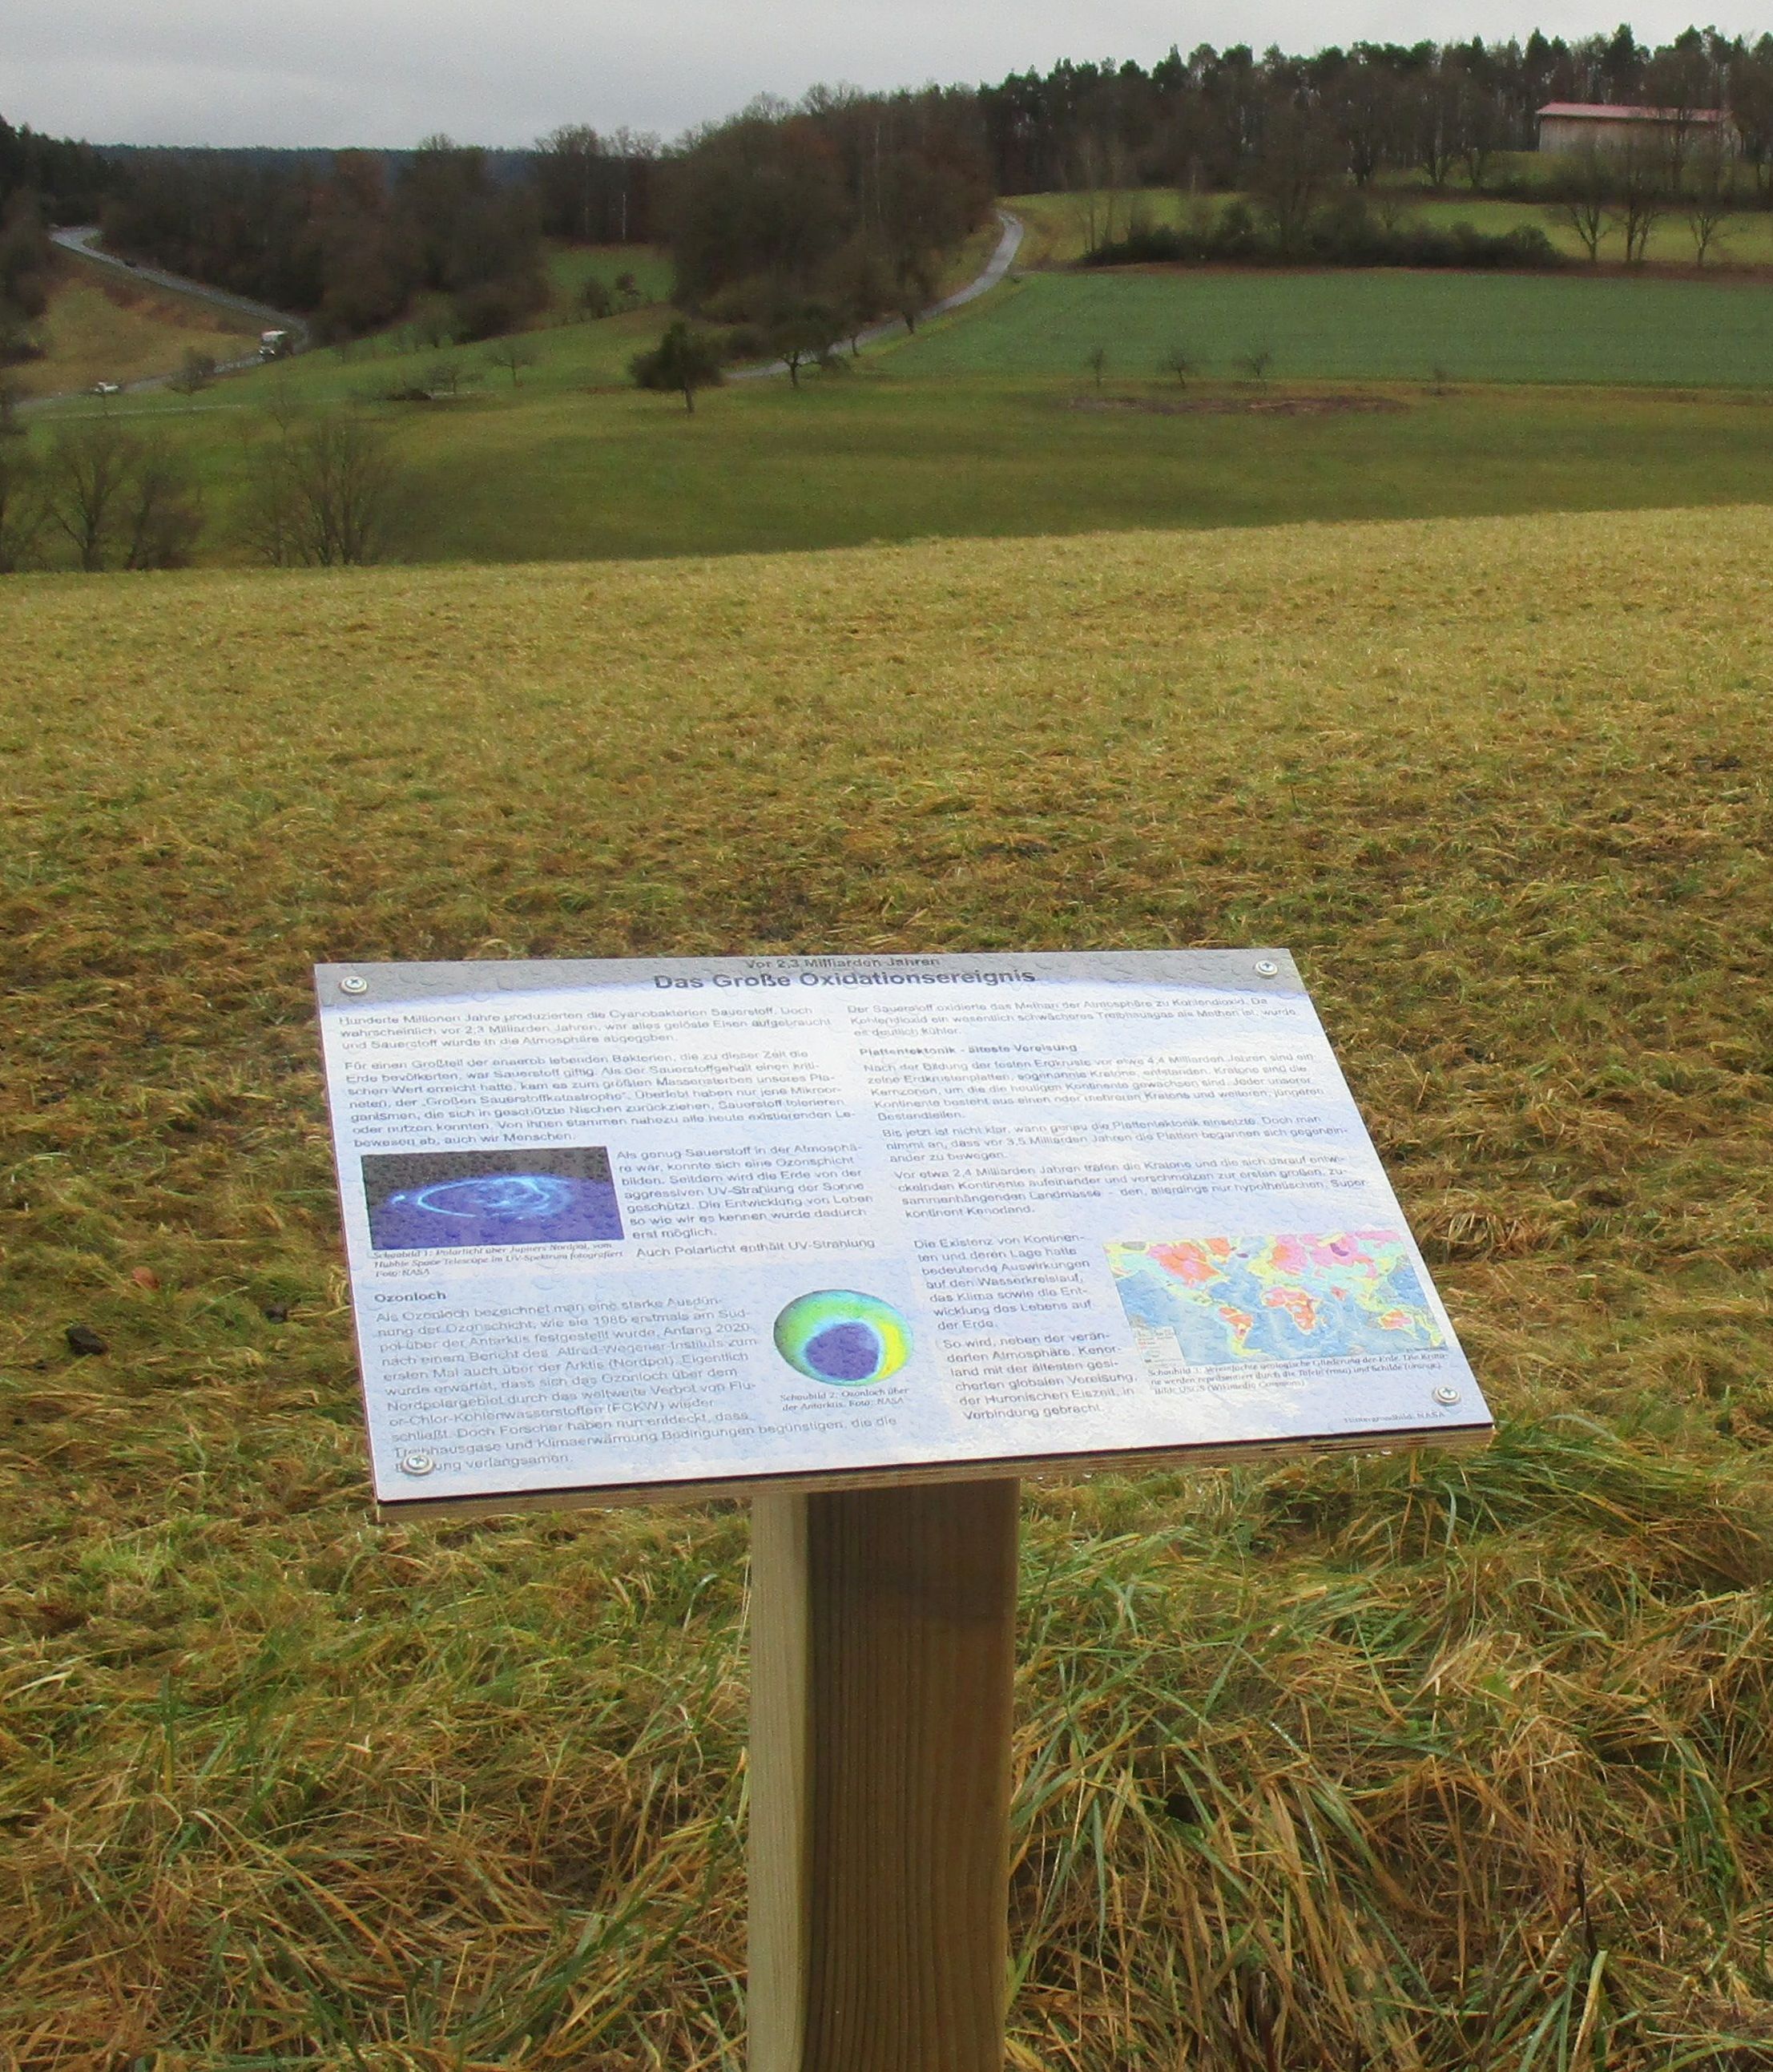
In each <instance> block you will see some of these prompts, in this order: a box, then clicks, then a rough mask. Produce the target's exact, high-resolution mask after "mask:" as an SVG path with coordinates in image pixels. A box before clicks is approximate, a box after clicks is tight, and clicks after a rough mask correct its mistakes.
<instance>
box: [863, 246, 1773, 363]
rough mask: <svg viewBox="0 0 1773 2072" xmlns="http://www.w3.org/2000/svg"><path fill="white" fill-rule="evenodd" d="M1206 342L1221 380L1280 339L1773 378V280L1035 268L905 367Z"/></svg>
mask: <svg viewBox="0 0 1773 2072" xmlns="http://www.w3.org/2000/svg"><path fill="white" fill-rule="evenodd" d="M1178 344H1183V345H1187V346H1190V347H1191V348H1192V350H1193V351H1194V352H1195V353H1196V354H1197V355H1198V356H1199V358H1200V360H1202V362H1203V365H1204V367H1205V368H1206V369H1207V371H1208V372H1211V373H1212V374H1214V375H1217V376H1221V377H1223V376H1226V375H1228V374H1229V373H1231V372H1232V371H1233V369H1234V367H1235V365H1236V360H1237V357H1238V356H1240V355H1241V354H1242V353H1244V352H1247V351H1249V350H1251V349H1252V348H1254V347H1261V346H1266V347H1269V348H1270V349H1271V350H1272V352H1273V355H1274V367H1273V371H1274V372H1275V373H1276V374H1277V375H1279V376H1282V377H1284V378H1286V379H1288V380H1300V379H1328V380H1397V379H1405V380H1408V379H1409V378H1412V377H1414V378H1416V379H1418V380H1419V379H1421V377H1423V376H1425V375H1427V374H1428V373H1429V372H1430V370H1431V369H1432V368H1435V367H1442V368H1447V369H1448V370H1450V372H1452V373H1453V374H1454V376H1456V377H1457V378H1458V379H1459V380H1465V381H1540V382H1595V383H1603V384H1606V383H1612V384H1619V383H1631V384H1668V385H1674V386H1678V387H1696V388H1698V387H1714V386H1722V387H1746V386H1759V385H1764V384H1769V383H1773V286H1770V285H1767V284H1765V283H1762V282H1730V283H1726V282H1691V281H1670V280H1662V279H1633V280H1622V279H1619V278H1618V277H1615V276H1609V275H1603V276H1602V277H1599V278H1590V277H1588V276H1586V274H1532V273H1409V272H1405V271H1401V270H1397V269H1356V270H1349V271H1337V272H1324V273H1307V272H1296V273H1258V272H1255V271H1249V272H1243V271H1239V270H1237V269H1232V268H1214V269H1206V268H1202V269H1192V268H1191V269H1156V268H1154V269H1131V270H1126V271H1121V270H1111V271H1109V272H1106V273H1030V274H1029V275H1027V276H1026V277H1025V278H1023V279H1022V281H1021V282H1019V283H1018V284H1017V285H1016V286H1014V287H1012V288H1010V289H1009V290H1006V291H1005V292H1004V294H1002V296H1000V297H999V298H996V299H994V300H993V302H991V303H990V304H989V306H986V307H985V308H983V309H981V310H980V311H979V312H978V313H977V315H973V316H972V317H970V318H969V319H967V320H966V321H965V323H956V324H954V325H952V326H951V327H948V328H947V329H945V330H944V331H939V332H935V331H932V333H931V334H930V335H928V337H926V338H924V339H920V340H917V341H913V342H911V343H908V344H907V345H906V346H904V347H901V348H899V349H898V352H897V353H896V356H895V371H896V372H901V373H904V374H911V373H913V372H918V373H927V374H931V375H936V374H940V375H955V374H984V373H989V374H992V375H1005V374H1066V375H1076V374H1079V373H1080V372H1082V371H1083V368H1084V361H1085V358H1086V356H1088V353H1089V352H1091V351H1092V349H1093V348H1094V347H1096V346H1098V345H1101V346H1105V347H1106V348H1107V349H1108V352H1109V364H1110V365H1111V367H1112V368H1113V369H1114V371H1115V372H1117V373H1120V374H1121V375H1123V376H1145V377H1147V378H1149V377H1151V376H1155V375H1157V374H1158V372H1160V363H1161V361H1162V357H1163V356H1164V355H1165V353H1166V352H1168V351H1169V350H1170V348H1171V347H1174V346H1175V345H1178Z"/></svg>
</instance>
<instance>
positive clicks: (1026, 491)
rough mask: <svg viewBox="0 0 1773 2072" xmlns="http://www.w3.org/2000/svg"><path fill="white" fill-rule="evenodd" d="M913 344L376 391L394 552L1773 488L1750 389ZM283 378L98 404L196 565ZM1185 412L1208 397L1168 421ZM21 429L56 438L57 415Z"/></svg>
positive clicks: (589, 553) (1582, 503)
mask: <svg viewBox="0 0 1773 2072" xmlns="http://www.w3.org/2000/svg"><path fill="white" fill-rule="evenodd" d="M642 320H643V319H612V320H611V324H610V325H593V326H590V327H585V328H586V329H589V330H590V331H594V332H603V331H609V330H610V329H611V328H612V327H613V326H619V325H623V324H637V323H640V322H641V321H642ZM988 320H989V311H988V312H987V313H986V314H985V315H981V316H977V317H970V318H966V319H959V320H956V323H955V327H954V330H955V332H956V334H958V333H959V332H960V331H961V329H962V328H963V326H964V325H965V324H971V323H983V322H985V321H988ZM654 321H656V319H654ZM559 336H561V334H558V333H553V332H550V333H544V334H538V335H537V338H538V343H541V345H543V346H544V347H545V346H547V345H548V344H549V343H552V342H553V340H554V339H557V338H558V337H559ZM943 341H944V333H941V332H932V335H931V336H930V338H929V340H928V348H927V349H928V351H929V352H931V353H932V354H933V353H934V352H936V351H937V350H938V349H939V348H940V349H944V350H945V349H946V348H945V347H944V343H943ZM613 343H614V342H613V341H612V346H613ZM629 343H630V344H631V339H630V341H629ZM565 351H566V347H562V352H565ZM925 351H926V347H925V346H924V344H921V343H920V344H918V345H916V346H915V347H912V348H911V350H909V351H905V350H900V349H898V348H894V349H892V350H891V351H888V352H884V353H882V354H880V355H878V356H874V357H872V358H868V359H865V360H864V361H863V363H862V371H861V372H858V373H856V374H853V375H845V376H840V377H833V378H829V379H821V380H818V381H816V382H813V381H809V382H808V383H806V384H804V385H803V387H802V389H800V392H799V393H796V392H794V391H793V390H792V389H789V387H788V384H787V383H786V382H784V381H774V382H747V383H737V384H733V385H732V386H730V387H729V388H727V389H723V390H720V391H717V392H715V393H712V394H710V395H707V396H705V397H703V398H702V399H701V402H700V404H699V405H698V407H697V412H696V415H695V416H694V417H693V418H689V417H685V414H684V412H683V409H682V408H681V405H680V404H678V403H676V402H674V401H673V400H672V399H671V398H669V397H652V396H641V395H638V394H636V393H634V392H633V391H631V390H630V389H617V388H615V386H613V385H612V384H603V385H601V386H600V385H599V384H594V383H590V382H586V381H579V380H574V379H572V378H570V376H568V375H567V374H566V372H563V371H562V370H563V367H564V364H565V363H564V361H562V362H556V363H552V367H553V371H552V372H550V363H549V362H548V361H547V360H544V361H543V363H542V364H540V365H538V366H537V367H536V368H528V369H525V370H524V373H523V375H522V378H521V384H520V386H518V387H516V388H515V389H513V387H512V384H511V383H510V380H509V379H508V376H504V375H498V376H496V379H494V380H489V381H488V384H487V386H486V387H485V388H484V389H481V390H479V391H477V392H471V393H464V394H463V395H462V396H461V397H458V398H457V399H455V400H454V401H450V402H447V403H444V404H441V405H383V406H373V407H372V415H373V416H374V417H375V418H376V421H379V422H381V423H382V424H384V425H385V426H386V427H387V428H388V430H389V434H390V435H391V437H392V438H393V442H394V447H395V451H396V453H397V456H398V457H399V458H400V460H401V463H402V464H403V465H404V466H405V467H406V468H407V470H408V471H409V475H410V479H411V482H412V485H413V517H412V523H411V527H410V529H409V532H408V533H407V534H406V536H405V537H404V539H403V540H402V541H401V543H400V544H399V545H398V547H397V555H398V556H399V557H408V558H412V559H416V560H421V561H435V560H446V561H480V562H503V561H524V560H531V559H562V558H576V557H624V556H637V555H653V554H666V555H669V554H681V553H735V552H737V553H744V552H757V551H764V552H775V551H784V550H790V549H811V548H819V547H833V546H837V547H841V546H854V545H866V544H868V543H869V542H870V541H893V540H914V539H925V538H930V537H979V538H989V537H1002V536H1021V535H1028V534H1043V533H1046V534H1051V533H1070V532H1088V531H1092V530H1097V529H1101V528H1122V529H1126V528H1138V527H1142V526H1186V527H1200V526H1207V527H1213V526H1225V525H1261V524H1277V523H1281V522H1286V521H1287V520H1302V519H1311V520H1320V521H1324V522H1334V521H1337V520H1346V519H1351V518H1353V519H1372V518H1397V517H1407V516H1465V515H1474V514H1479V513H1504V512H1517V511H1519V512H1531V511H1551V510H1582V509H1617V508H1632V507H1648V508H1655V507H1661V506H1672V505H1676V504H1687V505H1690V506H1693V507H1694V508H1695V509H1696V510H1697V509H1700V508H1705V507H1709V506H1712V505H1715V504H1726V503H1730V502H1741V503H1750V502H1756V501H1759V500H1762V499H1763V498H1766V497H1767V496H1768V495H1770V493H1773V492H1770V490H1769V484H1770V483H1773V400H1769V399H1768V398H1767V397H1763V396H1762V395H1759V394H1754V395H1746V396H1731V395H1710V396H1708V395H1705V394H1704V393H1688V394H1683V395H1659V394H1656V393H1653V392H1638V393H1625V394H1619V393H1609V392H1606V391H1604V390H1600V389H1590V390H1580V389H1578V390H1557V389H1536V388H1532V387H1528V386H1520V387H1517V388H1514V389H1504V390H1485V389H1458V390H1456V392H1455V393H1451V394H1448V395H1434V394H1431V393H1428V390H1427V389H1426V388H1425V384H1423V383H1422V382H1420V381H1417V382H1412V383H1407V384H1394V385H1393V386H1392V388H1390V389H1384V388H1381V389H1356V390H1352V391H1351V390H1348V389H1331V390H1330V391H1329V392H1327V393H1329V394H1330V395H1331V397H1337V396H1344V397H1346V396H1349V395H1351V396H1352V397H1353V400H1354V401H1355V402H1356V403H1358V404H1360V405H1365V406H1371V407H1363V408H1360V409H1343V408H1342V407H1340V406H1335V407H1331V408H1330V409H1327V411H1324V412H1323V413H1320V414H1303V415H1290V414H1286V411H1290V410H1295V409H1306V410H1307V411H1308V412H1309V411H1310V409H1313V408H1314V407H1315V406H1316V405H1318V404H1319V403H1320V402H1321V401H1322V397H1323V393H1324V392H1323V391H1322V389H1321V386H1320V387H1319V388H1317V389H1314V388H1313V387H1312V386H1311V385H1310V384H1303V385H1302V384H1277V386H1276V387H1275V388H1274V389H1272V390H1269V391H1264V392H1261V393H1258V392H1256V391H1254V390H1252V389H1248V388H1246V387H1243V386H1238V385H1236V384H1232V385H1229V386H1228V385H1227V384H1224V383H1218V384H1204V385H1203V384H1194V385H1193V386H1191V389H1190V390H1189V391H1188V392H1187V394H1186V395H1185V396H1179V393H1178V391H1177V390H1176V389H1175V386H1174V383H1173V382H1172V383H1170V384H1167V385H1166V384H1162V383H1161V382H1160V381H1158V380H1157V379H1156V378H1155V377H1154V376H1145V377H1144V378H1142V376H1141V370H1140V369H1139V368H1137V366H1136V365H1133V366H1129V364H1127V360H1126V358H1125V356H1113V355H1111V357H1110V361H1109V378H1108V380H1107V383H1106V385H1105V388H1104V389H1103V390H1102V391H1101V392H1100V394H1098V393H1097V392H1096V389H1095V388H1094V386H1093V384H1092V382H1091V380H1090V379H1089V377H1088V375H1087V374H1086V373H1085V372H1084V370H1083V368H1082V367H1081V365H1080V366H1079V367H1078V368H1077V369H1076V372H1075V374H1074V375H1072V376H1071V377H1070V378H1059V377H1051V376H1049V377H1045V378H1042V377H1025V378H1023V379H1022V380H1005V379H995V378H991V377H989V376H983V375H975V376H971V377H969V378H965V379H956V378H938V377H936V376H934V375H933V374H931V375H928V376H925V375H924V374H923V373H919V372H917V371H916V370H917V369H918V368H919V367H921V366H923V365H924V364H925V363H924V361H923V360H922V359H921V356H922V355H923V354H924V352H925ZM1080 358H1081V356H1080ZM391 364H392V363H389V362H388V361H383V362H381V363H373V364H366V363H363V362H356V363H352V364H351V365H348V366H344V367H341V366H339V364H337V363H335V362H329V361H328V360H327V359H326V357H325V356H320V355H315V356H311V357H310V359H309V360H306V362H301V361H298V362H297V363H295V365H294V367H293V368H291V369H290V376H291V377H292V389H293V392H294V393H295V394H297V395H298V396H299V395H303V394H305V395H307V396H315V395H317V394H318V395H320V396H324V395H325V394H326V393H327V387H328V385H329V384H335V383H337V384H348V383H349V382H351V381H352V380H356V382H357V383H358V384H359V385H360V388H365V389H366V388H367V387H368V376H369V373H370V372H371V368H372V366H379V368H380V369H381V372H382V375H383V377H384V378H385V376H386V372H387V370H388V368H389V366H390V365H391ZM415 364H417V362H415ZM297 376H299V385H297V384H296V380H295V377H297ZM280 378H281V377H280V376H269V377H266V376H251V377H249V378H247V379H246V380H241V381H239V382H230V383H227V384H223V385H222V386H221V387H220V388H219V389H214V390H210V391H206V392H204V394H203V395H202V396H200V397H197V398H195V399H194V401H192V402H191V403H190V404H187V403H186V402H184V401H181V400H179V399H178V398H176V397H170V396H168V397H143V398H139V399H138V398H133V397H132V398H128V399H125V401H124V402H123V403H122V404H121V405H118V404H113V405H111V406H109V407H110V408H111V409H112V411H113V413H114V414H116V415H117V416H118V417H119V418H120V420H121V421H125V422H127V423H128V424H129V425H130V426H131V427H132V428H137V429H139V428H141V427H143V426H153V425H156V424H159V425H163V426H165V427H166V428H167V430H169V431H170V432H171V433H172V434H174V435H175V437H176V438H178V439H179V441H180V442H182V443H184V442H188V450H189V451H190V452H191V454H192V455H193V458H195V461H196V463H198V465H199V466H200V468H201V470H202V471H203V473H204V476H205V478H206V481H207V485H208V499H209V508H210V512H211V522H210V530H209V533H208V541H207V543H206V545H205V547H204V554H205V556H206V557H212V558H215V559H217V560H227V559H228V558H232V559H234V560H239V559H240V558H241V555H242V551H243V550H242V549H241V547H240V546H239V545H237V544H236V543H235V542H234V541H232V540H231V538H230V519H229V512H230V511H231V510H232V508H233V506H234V503H235V500H237V498H238V497H240V496H241V495H242V494H243V492H244V491H245V485H246V483H247V481H248V479H249V475H250V473H251V471H252V468H253V460H252V458H251V454H252V449H253V441H254V440H255V439H257V438H264V437H265V436H266V435H267V434H268V432H269V426H267V425H266V424H265V423H264V422H263V421H261V419H260V417H259V416H258V413H257V412H256V411H255V410H253V409H251V408H248V407H245V399H246V398H248V397H259V396H263V395H264V394H265V392H266V389H267V387H268V386H269V384H270V383H273V382H276V381H278V380H280ZM344 393H346V394H348V393H350V391H349V389H348V386H345V387H344ZM1179 401H1180V402H1184V403H1187V404H1189V405H1199V406H1202V407H1200V408H1199V409H1198V410H1192V409H1191V413H1188V414H1167V413H1168V412H1170V410H1172V409H1173V408H1174V405H1176V404H1177V403H1178V402H1179ZM1277 402H1279V403H1280V404H1281V405H1283V406H1284V408H1283V409H1281V410H1277V409H1274V408H1273V407H1271V406H1273V405H1275V404H1276V403H1277ZM1255 405H1261V407H1260V408H1257V407H1253V406H1255ZM96 407H97V406H93V405H86V406H84V408H85V409H94V408H96ZM35 436H36V437H37V438H38V439H39V441H42V442H47V438H48V437H49V436H50V428H49V427H44V428H43V429H42V430H39V432H38V433H37V434H36V435H35ZM1695 522H1703V521H1699V520H1696V521H1695Z"/></svg>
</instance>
